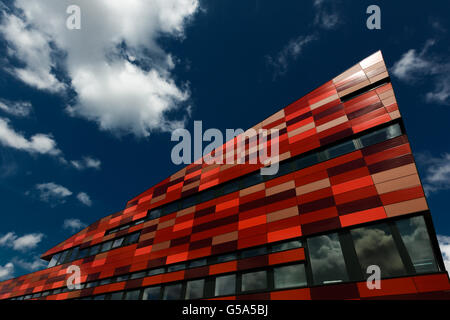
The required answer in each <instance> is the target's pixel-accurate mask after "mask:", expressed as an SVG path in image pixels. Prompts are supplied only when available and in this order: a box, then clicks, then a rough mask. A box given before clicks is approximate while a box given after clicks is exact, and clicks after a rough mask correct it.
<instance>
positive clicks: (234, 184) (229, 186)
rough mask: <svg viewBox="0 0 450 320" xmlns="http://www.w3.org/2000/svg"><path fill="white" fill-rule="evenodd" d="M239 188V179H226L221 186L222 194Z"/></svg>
mask: <svg viewBox="0 0 450 320" xmlns="http://www.w3.org/2000/svg"><path fill="white" fill-rule="evenodd" d="M238 190H239V179H237V180H233V181H228V182H227V183H225V184H223V186H222V194H229V193H232V192H235V191H238Z"/></svg>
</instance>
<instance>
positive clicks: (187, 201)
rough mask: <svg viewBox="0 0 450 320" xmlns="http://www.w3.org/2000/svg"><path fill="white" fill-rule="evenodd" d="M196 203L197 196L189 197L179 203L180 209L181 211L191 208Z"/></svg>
mask: <svg viewBox="0 0 450 320" xmlns="http://www.w3.org/2000/svg"><path fill="white" fill-rule="evenodd" d="M197 203H198V197H197V196H192V197H189V198H185V199H183V201H182V202H181V208H182V209H186V208H189V207H192V206H193V205H195V204H197Z"/></svg>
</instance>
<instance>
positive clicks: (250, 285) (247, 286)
mask: <svg viewBox="0 0 450 320" xmlns="http://www.w3.org/2000/svg"><path fill="white" fill-rule="evenodd" d="M266 288H267V271H265V270H263V271H256V272H248V273H244V274H242V286H241V291H253V290H263V289H266Z"/></svg>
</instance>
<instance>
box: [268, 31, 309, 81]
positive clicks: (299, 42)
mask: <svg viewBox="0 0 450 320" xmlns="http://www.w3.org/2000/svg"><path fill="white" fill-rule="evenodd" d="M313 40H317V37H316V36H314V35H308V36H299V37H296V38H294V39H291V40H290V41H289V42H288V44H287V45H286V46H285V47H284V48H283V49H281V51H280V52H278V53H277V54H276V55H274V56H269V55H268V56H266V61H267V63H268V64H269V65H270V66H272V67H273V69H274V71H275V73H274V78H276V77H277V76H279V75H283V74H285V73H286V71H287V70H288V66H289V63H290V62H292V61H295V60H297V58H298V57H299V56H300V55H301V53H302V52H303V50H304V49H305V47H306V45H308V44H309V43H310V42H311V41H313Z"/></svg>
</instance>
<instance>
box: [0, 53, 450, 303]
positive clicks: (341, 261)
mask: <svg viewBox="0 0 450 320" xmlns="http://www.w3.org/2000/svg"><path fill="white" fill-rule="evenodd" d="M254 128H265V129H270V128H276V129H279V134H280V136H279V154H280V167H279V171H278V173H277V174H276V175H271V176H262V175H260V171H259V169H260V167H261V165H258V164H243V165H242V164H240V165H239V164H235V165H231V164H226V165H218V164H212V165H207V164H191V165H188V166H187V167H185V168H184V169H182V170H180V171H178V172H177V173H175V174H173V175H172V176H170V177H168V178H167V179H165V180H164V181H162V182H160V183H158V184H157V185H155V186H154V187H152V188H150V189H148V190H147V191H145V192H143V193H142V194H140V195H138V196H136V197H135V198H133V199H131V200H130V201H128V203H127V205H126V207H125V208H124V209H123V210H122V211H119V212H117V213H114V214H112V215H109V216H107V217H105V218H103V219H100V220H99V221H97V222H95V223H93V224H92V225H90V226H88V227H87V228H85V229H84V230H82V231H80V232H78V233H77V234H75V235H73V236H72V237H70V238H69V239H67V240H66V241H64V242H62V243H60V244H59V245H57V246H56V247H54V248H52V249H50V250H49V251H47V252H46V253H44V254H43V255H42V258H43V259H45V260H48V261H49V265H48V268H47V269H45V270H41V271H37V272H34V273H31V274H28V275H24V276H21V277H19V278H16V279H11V280H7V281H3V282H1V283H0V299H15V300H17V299H18V300H22V299H40V300H54V299H57V300H60V299H94V300H96V299H98V300H103V299H200V298H210V299H360V298H361V299H371V298H383V299H384V298H385V299H395V298H433V299H435V298H436V299H437V298H446V299H448V298H450V283H449V278H448V274H447V273H446V272H445V269H444V263H443V259H442V256H441V253H440V250H439V246H438V242H437V239H436V234H435V231H434V227H433V223H432V220H431V216H430V212H429V209H428V205H427V202H426V198H425V195H424V192H423V188H422V185H421V182H420V179H419V175H418V172H417V169H416V166H415V163H414V159H413V155H412V152H411V148H410V144H409V142H408V138H407V136H406V133H405V128H404V125H403V122H402V118H401V115H400V112H399V109H398V106H397V102H396V99H395V96H394V92H393V89H392V85H391V83H390V78H389V75H388V72H387V69H386V66H385V64H384V61H383V58H382V54H381V52H380V51H379V52H376V53H375V54H373V55H371V56H369V57H368V58H366V59H364V60H362V61H361V62H359V63H358V64H356V65H355V66H353V67H351V68H350V69H348V70H347V71H345V72H344V73H342V74H340V75H339V76H337V77H336V78H334V79H333V80H331V81H328V82H327V83H325V84H324V85H322V86H321V87H319V88H317V89H315V90H314V91H312V92H310V93H309V94H307V95H306V96H304V97H303V98H301V99H299V100H297V101H295V102H293V103H291V104H290V105H288V106H287V107H285V108H284V109H282V110H280V111H278V112H277V113H275V114H274V115H272V116H271V117H269V118H267V119H266V120H264V121H263V122H261V123H259V124H257V125H256V126H255V127H254ZM230 143H231V144H233V143H235V141H231V142H228V143H227V144H230ZM246 152H247V157H246V159H247V160H248V159H249V158H250V157H251V156H252V154H253V152H254V150H252V148H250V151H249V148H247V151H246ZM249 152H251V153H250V154H249ZM70 265H77V266H80V268H81V289H78V290H77V289H74V290H69V289H68V287H67V286H66V282H67V279H68V277H69V276H70V274H67V268H68V266H70ZM373 265H375V266H378V267H379V268H380V271H381V278H382V280H381V287H380V288H379V289H377V288H375V289H373V288H372V289H370V288H369V286H368V285H367V281H366V279H367V278H368V277H369V276H370V275H371V274H372V272H373V271H371V270H372V269H371V267H369V266H373ZM368 271H369V272H368Z"/></svg>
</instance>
